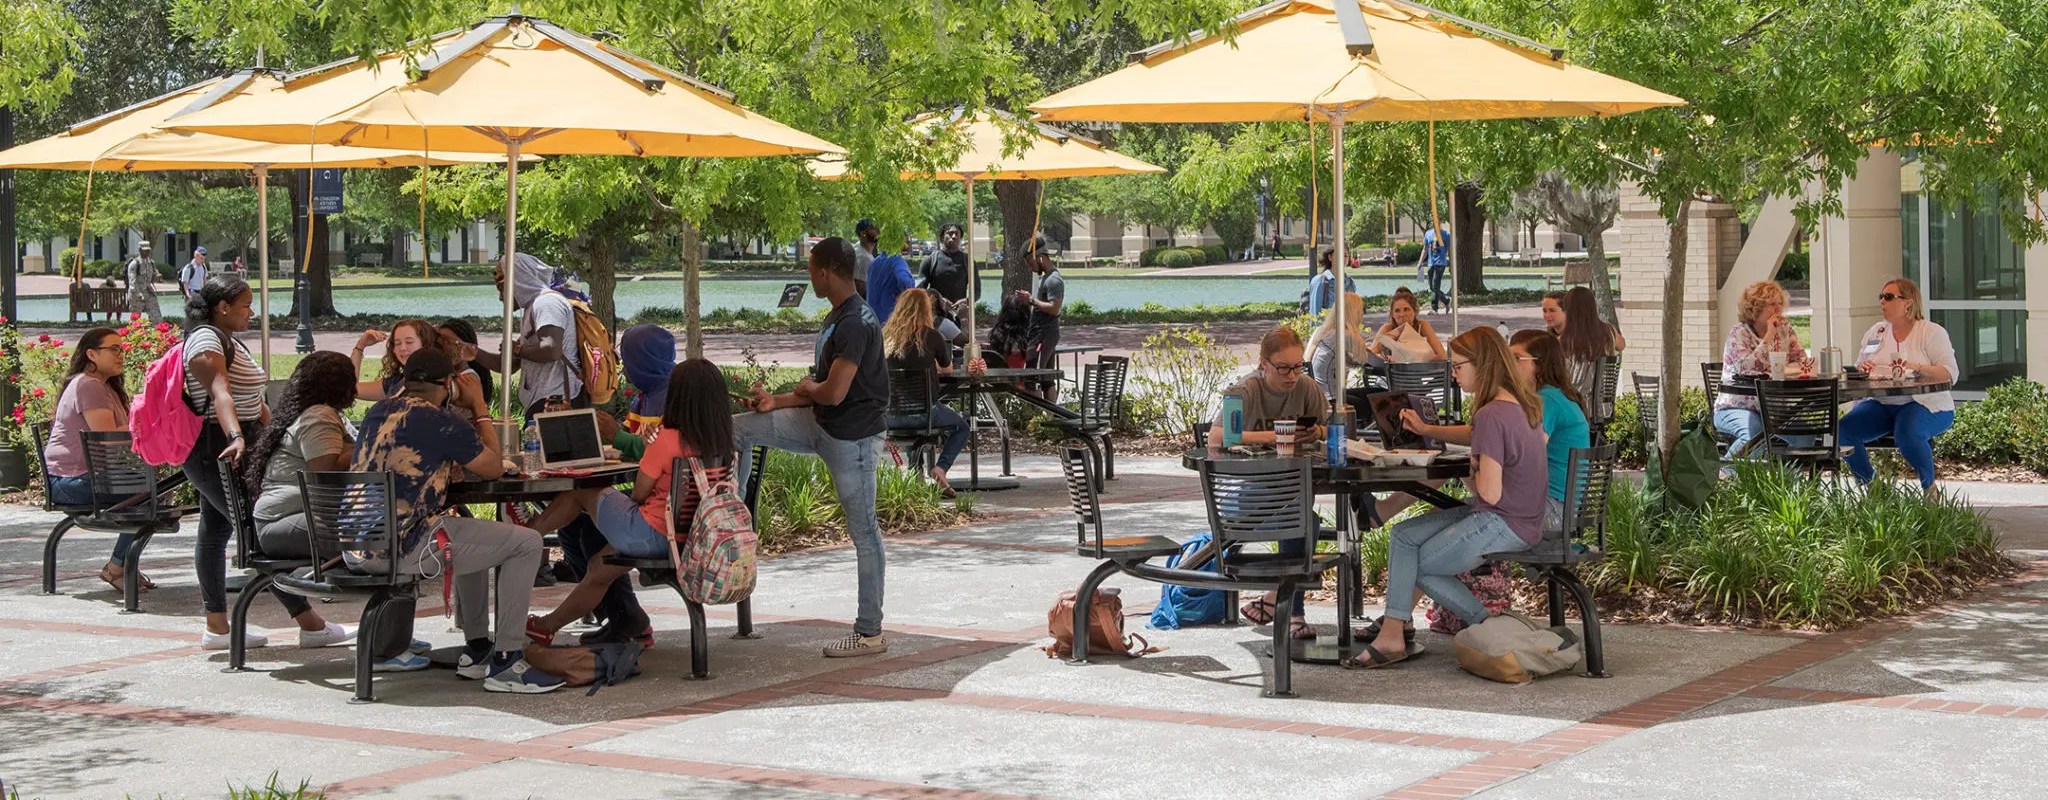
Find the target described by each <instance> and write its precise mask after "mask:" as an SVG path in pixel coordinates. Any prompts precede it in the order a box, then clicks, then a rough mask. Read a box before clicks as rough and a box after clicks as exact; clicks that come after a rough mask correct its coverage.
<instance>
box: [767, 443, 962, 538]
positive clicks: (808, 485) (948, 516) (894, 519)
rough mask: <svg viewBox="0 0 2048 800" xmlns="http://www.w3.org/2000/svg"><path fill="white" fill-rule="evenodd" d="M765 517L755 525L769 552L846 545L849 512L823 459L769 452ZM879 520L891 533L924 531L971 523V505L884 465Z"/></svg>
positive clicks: (879, 484) (877, 510) (879, 476)
mask: <svg viewBox="0 0 2048 800" xmlns="http://www.w3.org/2000/svg"><path fill="white" fill-rule="evenodd" d="M762 472H763V474H762V476H761V500H760V513H759V514H758V516H757V518H756V520H755V525H756V527H757V528H758V529H759V530H760V532H761V548H762V550H763V552H767V553H780V552H788V551H790V550H794V549H797V548H801V547H810V546H814V545H818V544H825V543H829V542H834V541H845V539H846V534H845V525H846V516H845V512H844V511H843V510H842V509H841V508H840V507H839V498H838V496H837V495H836V494H835V493H834V492H833V489H832V476H831V474H830V473H829V472H827V471H826V470H825V462H824V461H823V460H821V459H819V458H818V457H817V456H811V455H799V454H795V453H786V452H783V451H781V450H770V451H768V461H767V463H766V464H765V465H764V466H763V468H762ZM875 489H876V491H875V516H876V518H877V519H878V520H879V521H880V523H881V526H882V530H883V531H885V532H890V533H900V532H905V531H924V530H931V529H933V528H938V527H944V526H947V525H952V524H956V523H959V522H962V521H965V520H966V518H967V517H968V516H970V515H972V513H973V509H974V504H973V501H972V500H970V499H966V498H964V497H963V498H962V499H961V500H959V501H948V500H946V499H944V498H941V497H940V496H939V490H938V487H937V486H936V485H935V484H932V483H931V482H929V481H927V480H923V479H921V478H920V477H918V476H916V475H913V474H911V473H910V471H908V470H905V469H903V468H902V467H898V466H895V465H893V464H884V465H883V466H882V467H881V469H880V470H878V471H877V474H876V484H875Z"/></svg>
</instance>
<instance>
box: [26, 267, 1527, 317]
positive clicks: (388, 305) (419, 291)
mask: <svg viewBox="0 0 2048 800" xmlns="http://www.w3.org/2000/svg"><path fill="white" fill-rule="evenodd" d="M800 282H803V278H802V277H801V276H791V277H775V278H717V279H712V280H706V281H704V298H703V306H702V307H703V309H704V311H705V312H706V313H709V312H711V311H713V310H715V309H720V308H730V309H741V308H754V309H762V310H773V309H774V308H775V304H776V301H777V300H779V299H780V297H781V294H782V287H783V285H785V284H788V283H800ZM1486 283H1487V286H1488V288H1494V289H1507V288H1522V289H1541V288H1543V279H1542V278H1541V277H1507V276H1502V277H1493V278H1488V279H1487V282H1486ZM1415 285H1416V282H1415V281H1414V280H1412V279H1406V278H1399V277H1368V278H1363V279H1360V280H1359V281H1358V289H1359V291H1360V292H1362V293H1364V294H1367V295H1384V294H1392V293H1393V292H1394V289H1395V288H1396V287H1400V286H1409V287H1414V286H1415ZM1306 287H1307V281H1306V279H1304V278H1301V277H1298V276H1292V275H1281V276H1270V275H1265V276H1238V277H1200V278H1175V277H1163V278H1142V277H1130V276H1123V277H1089V276H1086V275H1075V276H1070V277H1068V278H1067V301H1068V302H1078V301H1086V302H1087V303H1088V305H1090V306H1092V307H1094V308H1095V309H1097V310H1110V309H1124V308H1139V307H1141V306H1143V305H1145V304H1146V303H1159V304H1161V305H1165V306H1186V305H1196V304H1208V305H1236V304H1238V303H1255V302H1284V303H1292V302H1294V301H1295V300H1296V299H1298V298H1299V297H1300V296H1301V292H1302V290H1303V289H1304V288H1306ZM999 289H1000V286H999V281H997V280H994V279H987V280H983V281H982V296H984V297H987V296H990V295H992V294H993V293H995V292H997V291H998V290H999ZM616 298H617V302H618V307H619V314H620V316H623V317H631V316H632V315H633V314H635V313H637V312H639V311H640V310H641V309H643V308H648V307H653V306H666V307H669V308H677V309H680V308H681V307H682V305H683V283H682V281H680V280H655V279H648V280H639V281H629V282H624V283H620V284H619V287H618V293H617V295H616ZM158 299H159V301H160V302H161V303H163V305H164V306H165V307H166V311H170V312H173V313H176V314H178V315H180V316H182V314H183V310H182V307H181V306H180V304H179V303H178V298H176V297H173V296H171V295H163V296H160V297H159V298H158ZM270 299H271V305H272V307H273V308H274V309H275V313H278V314H283V313H285V310H286V309H288V308H289V307H290V305H291V299H290V287H289V285H288V284H285V283H283V282H278V283H275V284H273V285H272V287H271V298H270ZM334 305H335V307H336V308H337V309H339V310H340V311H341V312H342V313H344V314H401V315H419V316H426V317H433V318H436V319H439V318H443V317H450V316H463V317H489V316H494V315H496V314H497V313H498V300H497V297H496V292H494V291H492V290H491V288H490V286H489V285H488V284H467V285H436V286H420V287H412V288H400V287H393V286H382V287H376V288H362V289H337V290H335V292H334ZM824 307H825V301H824V300H822V299H819V298H817V297H809V296H806V297H805V299H804V303H803V305H802V306H801V308H802V309H803V310H805V311H817V310H819V309H822V308H824ZM64 316H65V300H64V298H62V297H28V298H23V299H22V300H21V318H22V319H23V320H24V321H28V322H53V321H62V320H63V319H64Z"/></svg>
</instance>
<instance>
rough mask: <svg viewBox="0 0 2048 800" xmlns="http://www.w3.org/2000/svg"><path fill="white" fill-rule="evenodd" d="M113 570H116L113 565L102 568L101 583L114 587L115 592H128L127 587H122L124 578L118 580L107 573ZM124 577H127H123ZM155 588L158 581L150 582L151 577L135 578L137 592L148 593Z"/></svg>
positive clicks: (137, 576)
mask: <svg viewBox="0 0 2048 800" xmlns="http://www.w3.org/2000/svg"><path fill="white" fill-rule="evenodd" d="M113 568H114V565H112V564H108V565H106V566H104V567H100V581H101V582H102V583H105V584H106V585H108V586H112V587H114V590H115V591H122V592H125V591H128V587H126V586H123V585H122V578H116V577H113V576H112V575H109V574H108V572H107V571H108V570H111V569H113ZM123 577H126V576H123ZM154 588H156V581H153V580H150V579H149V576H148V575H136V576H135V589H136V591H138V592H147V591H149V590H151V589H154Z"/></svg>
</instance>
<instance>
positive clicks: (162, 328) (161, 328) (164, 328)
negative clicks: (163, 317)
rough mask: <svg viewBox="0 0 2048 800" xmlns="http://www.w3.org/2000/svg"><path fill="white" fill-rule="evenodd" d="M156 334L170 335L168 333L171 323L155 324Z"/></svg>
mask: <svg viewBox="0 0 2048 800" xmlns="http://www.w3.org/2000/svg"><path fill="white" fill-rule="evenodd" d="M156 332H157V333H170V332H171V323H168V322H159V323H157V324H156Z"/></svg>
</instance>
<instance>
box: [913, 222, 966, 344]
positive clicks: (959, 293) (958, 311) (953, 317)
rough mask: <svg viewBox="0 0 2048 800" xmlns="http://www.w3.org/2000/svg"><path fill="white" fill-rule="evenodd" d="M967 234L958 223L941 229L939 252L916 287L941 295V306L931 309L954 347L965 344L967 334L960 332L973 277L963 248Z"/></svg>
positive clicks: (926, 265)
mask: <svg viewBox="0 0 2048 800" xmlns="http://www.w3.org/2000/svg"><path fill="white" fill-rule="evenodd" d="M964 234H965V231H963V230H962V229H961V227H960V224H959V223H957V222H948V223H946V224H944V225H941V226H939V249H937V250H934V251H932V254H931V255H929V256H926V257H925V259H924V267H923V269H921V270H919V271H918V274H917V285H918V288H921V289H931V290H932V291H935V292H938V293H939V299H940V301H941V302H940V303H939V304H938V305H937V306H936V307H934V308H933V309H932V311H933V317H934V322H935V323H936V324H937V326H938V329H939V333H940V334H941V335H944V336H945V337H946V338H947V339H948V340H950V341H952V342H953V343H954V344H965V343H966V341H967V332H966V331H963V330H961V329H960V316H961V315H962V314H965V313H967V284H968V283H969V281H970V280H971V277H972V275H973V274H974V271H973V265H972V264H970V263H969V262H968V259H967V251H966V250H965V249H962V248H961V246H960V245H961V237H962V236H963V235H964Z"/></svg>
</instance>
